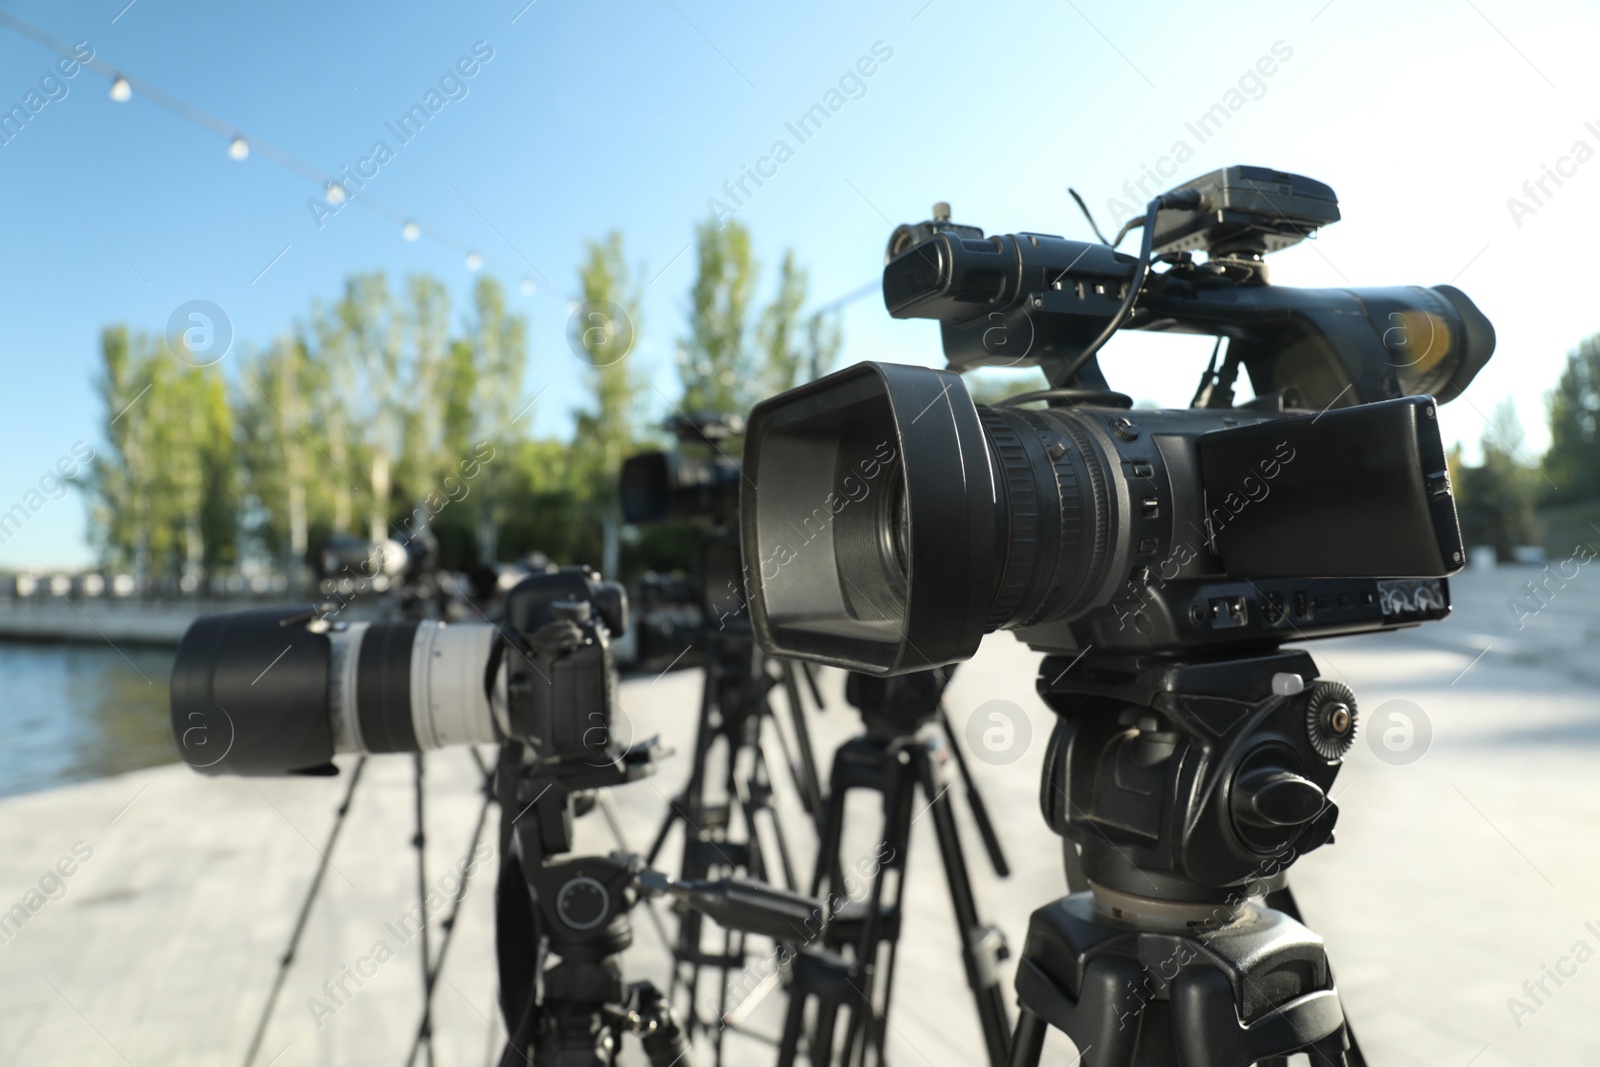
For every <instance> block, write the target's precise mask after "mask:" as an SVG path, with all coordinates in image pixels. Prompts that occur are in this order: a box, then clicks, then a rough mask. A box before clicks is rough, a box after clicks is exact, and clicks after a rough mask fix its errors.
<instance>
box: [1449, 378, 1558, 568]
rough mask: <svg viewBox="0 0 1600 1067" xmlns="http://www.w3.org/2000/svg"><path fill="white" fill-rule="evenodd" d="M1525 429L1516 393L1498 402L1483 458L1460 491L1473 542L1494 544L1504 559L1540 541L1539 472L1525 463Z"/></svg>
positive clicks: (1465, 533)
mask: <svg viewBox="0 0 1600 1067" xmlns="http://www.w3.org/2000/svg"><path fill="white" fill-rule="evenodd" d="M1522 445H1523V432H1522V426H1521V424H1520V423H1519V422H1518V421H1517V413H1516V408H1515V407H1514V406H1513V405H1512V403H1511V401H1510V399H1506V400H1504V401H1502V402H1501V403H1500V404H1499V406H1497V407H1496V408H1495V411H1494V415H1493V416H1492V417H1491V420H1490V426H1489V428H1488V429H1486V430H1485V431H1484V434H1483V439H1482V441H1481V447H1482V449H1483V463H1482V464H1481V465H1480V466H1477V467H1463V468H1461V472H1460V479H1461V480H1460V485H1459V491H1458V494H1457V495H1458V497H1459V511H1460V515H1461V533H1462V537H1463V539H1464V540H1465V541H1466V543H1467V544H1468V545H1492V546H1493V547H1494V550H1495V556H1496V558H1497V559H1499V560H1501V561H1502V562H1509V561H1510V560H1511V559H1512V558H1513V552H1514V550H1515V549H1516V548H1517V547H1518V546H1521V545H1529V544H1533V543H1535V536H1534V517H1533V504H1534V498H1535V496H1536V495H1537V491H1538V490H1537V486H1536V479H1537V478H1538V474H1537V473H1536V472H1535V471H1533V470H1532V469H1530V468H1529V467H1526V466H1524V465H1523V463H1522V462H1521V460H1519V459H1518V458H1517V457H1518V456H1519V455H1521V453H1522Z"/></svg>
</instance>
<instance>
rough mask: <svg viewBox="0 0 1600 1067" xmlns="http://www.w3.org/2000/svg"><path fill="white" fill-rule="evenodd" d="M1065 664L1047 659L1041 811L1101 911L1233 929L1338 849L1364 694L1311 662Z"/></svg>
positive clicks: (1284, 656) (1290, 658)
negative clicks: (1305, 864) (1340, 780)
mask: <svg viewBox="0 0 1600 1067" xmlns="http://www.w3.org/2000/svg"><path fill="white" fill-rule="evenodd" d="M1068 667H1069V664H1068V661H1066V660H1065V659H1064V658H1061V657H1050V658H1047V659H1046V660H1045V661H1044V663H1043V665H1042V670H1041V674H1040V681H1039V691H1040V694H1041V696H1043V697H1044V700H1045V702H1046V703H1047V704H1049V705H1050V706H1051V708H1052V709H1053V710H1055V711H1056V713H1057V714H1058V715H1059V716H1060V721H1059V723H1058V724H1057V726H1056V729H1055V733H1054V734H1053V736H1052V737H1051V741H1050V748H1049V751H1048V753H1047V754H1046V757H1045V766H1044V775H1043V782H1042V786H1041V791H1040V802H1041V805H1042V807H1043V809H1044V815H1045V819H1046V821H1047V822H1048V823H1049V825H1050V827H1051V828H1052V829H1054V830H1055V831H1056V832H1057V833H1059V834H1061V835H1063V836H1064V837H1066V838H1068V839H1069V840H1071V841H1073V842H1075V843H1076V844H1077V845H1078V846H1079V847H1080V849H1081V861H1082V866H1083V873H1084V874H1085V875H1086V876H1087V878H1088V880H1089V882H1090V884H1091V886H1092V888H1093V889H1094V891H1095V895H1096V900H1097V903H1098V904H1099V906H1100V907H1101V909H1102V910H1105V911H1108V912H1109V913H1111V914H1112V915H1113V916H1114V917H1117V918H1123V919H1128V920H1131V921H1136V922H1145V921H1150V920H1156V921H1159V920H1160V919H1162V918H1166V919H1171V920H1178V921H1183V922H1188V923H1193V922H1197V921H1199V922H1209V921H1220V922H1227V921H1229V920H1230V919H1231V918H1232V916H1233V915H1235V914H1236V913H1237V911H1238V910H1239V908H1240V907H1241V906H1242V905H1243V904H1244V903H1245V901H1246V900H1248V898H1249V897H1251V896H1255V895H1259V894H1262V893H1265V892H1268V891H1271V890H1273V889H1277V888H1279V887H1280V886H1281V885H1282V883H1283V871H1284V870H1285V869H1286V868H1287V867H1288V866H1289V865H1290V864H1291V863H1293V862H1294V860H1295V859H1296V858H1298V857H1299V856H1301V855H1303V854H1305V853H1306V852H1309V851H1311V850H1312V849H1314V848H1318V847H1320V846H1321V845H1324V844H1326V843H1328V842H1329V841H1331V840H1332V838H1333V828H1334V823H1335V821H1336V820H1337V818H1338V808H1337V807H1336V806H1335V805H1334V804H1333V802H1332V801H1331V800H1329V799H1328V798H1327V794H1328V790H1329V789H1330V787H1331V786H1332V784H1333V780H1334V777H1335V776H1336V775H1337V774H1338V773H1339V766H1340V758H1341V757H1342V756H1343V755H1344V753H1345V752H1346V751H1348V750H1349V747H1350V745H1351V743H1352V742H1353V741H1354V739H1355V727H1356V705H1355V697H1354V695H1353V694H1352V693H1351V692H1350V690H1349V689H1348V688H1347V687H1345V686H1344V685H1341V684H1340V683H1338V682H1327V681H1318V680H1317V678H1316V675H1317V671H1316V665H1315V663H1314V662H1313V661H1312V659H1311V657H1310V656H1309V655H1308V654H1306V653H1305V652H1277V653H1273V654H1270V655H1262V656H1256V657H1251V658H1241V659H1222V660H1212V661H1206V662H1188V663H1183V662H1171V661H1157V660H1149V659H1137V658H1118V657H1098V658H1091V657H1084V658H1083V659H1082V661H1081V662H1079V663H1078V664H1077V665H1076V667H1073V668H1072V669H1070V670H1069V669H1068ZM1218 905H1220V906H1221V910H1220V912H1219V911H1218V908H1217V906H1218ZM1197 915H1205V916H1207V917H1206V918H1203V919H1197V918H1196V916H1197Z"/></svg>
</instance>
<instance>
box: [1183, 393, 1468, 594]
mask: <svg viewBox="0 0 1600 1067" xmlns="http://www.w3.org/2000/svg"><path fill="white" fill-rule="evenodd" d="M1199 447H1200V466H1201V478H1202V482H1203V484H1204V487H1205V509H1206V514H1205V525H1204V529H1205V533H1206V537H1207V539H1208V540H1209V541H1210V542H1211V544H1212V547H1213V549H1214V550H1215V551H1216V552H1217V554H1218V555H1219V556H1220V557H1221V559H1222V563H1223V566H1224V567H1225V568H1226V569H1227V572H1228V574H1230V575H1232V576H1235V577H1240V578H1277V577H1297V576H1299V577H1308V578H1437V577H1444V576H1446V575H1449V574H1452V573H1454V572H1455V571H1457V570H1460V569H1461V565H1462V562H1463V553H1462V548H1461V530H1460V528H1459V526H1458V525H1457V523H1456V515H1455V507H1454V503H1453V501H1452V499H1451V490H1450V477H1449V473H1448V468H1447V466H1446V463H1445V455H1444V445H1443V443H1442V442H1441V440H1440V437H1439V420H1438V412H1437V409H1436V408H1435V406H1434V402H1433V400H1432V398H1430V397H1425V396H1419V397H1404V398H1402V399H1398V400H1388V401H1384V402H1381V403H1376V404H1361V405H1358V406H1356V407H1350V408H1341V409H1338V410H1334V411H1325V412H1322V413H1321V414H1318V415H1305V416H1298V417H1295V418H1289V419H1279V420H1274V421H1272V422H1265V423H1259V424H1256V425H1251V426H1240V427H1235V428H1232V429H1226V430H1215V431H1213V432H1211V433H1208V434H1205V435H1203V436H1202V437H1201V438H1200V442H1199Z"/></svg>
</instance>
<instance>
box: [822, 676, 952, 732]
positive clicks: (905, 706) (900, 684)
mask: <svg viewBox="0 0 1600 1067" xmlns="http://www.w3.org/2000/svg"><path fill="white" fill-rule="evenodd" d="M955 670H956V669H955V667H954V666H953V665H952V666H948V667H936V668H934V669H933V670H930V671H916V672H914V673H912V674H897V675H893V676H891V677H887V678H885V677H879V676H877V675H871V674H862V673H861V672H859V671H851V672H850V673H849V674H848V675H847V676H846V678H845V683H844V696H845V699H846V700H848V701H849V702H850V705H851V706H852V707H854V708H855V709H856V710H857V711H859V712H861V719H862V722H864V723H865V724H866V727H867V734H868V735H869V736H871V737H877V738H886V739H890V738H896V737H905V736H908V735H910V734H914V733H916V732H917V731H918V730H920V729H922V728H923V727H924V726H926V725H928V723H930V722H932V721H933V720H934V719H935V718H937V717H938V716H939V708H940V704H941V702H942V701H943V700H944V691H945V687H946V686H948V685H949V684H950V676H951V675H952V674H954V673H955Z"/></svg>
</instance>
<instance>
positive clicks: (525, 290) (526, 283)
mask: <svg viewBox="0 0 1600 1067" xmlns="http://www.w3.org/2000/svg"><path fill="white" fill-rule="evenodd" d="M538 288H539V287H538V286H536V285H534V284H533V279H532V278H524V279H522V295H523V296H532V295H533V294H534V292H535V291H536V290H537V289H538Z"/></svg>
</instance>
